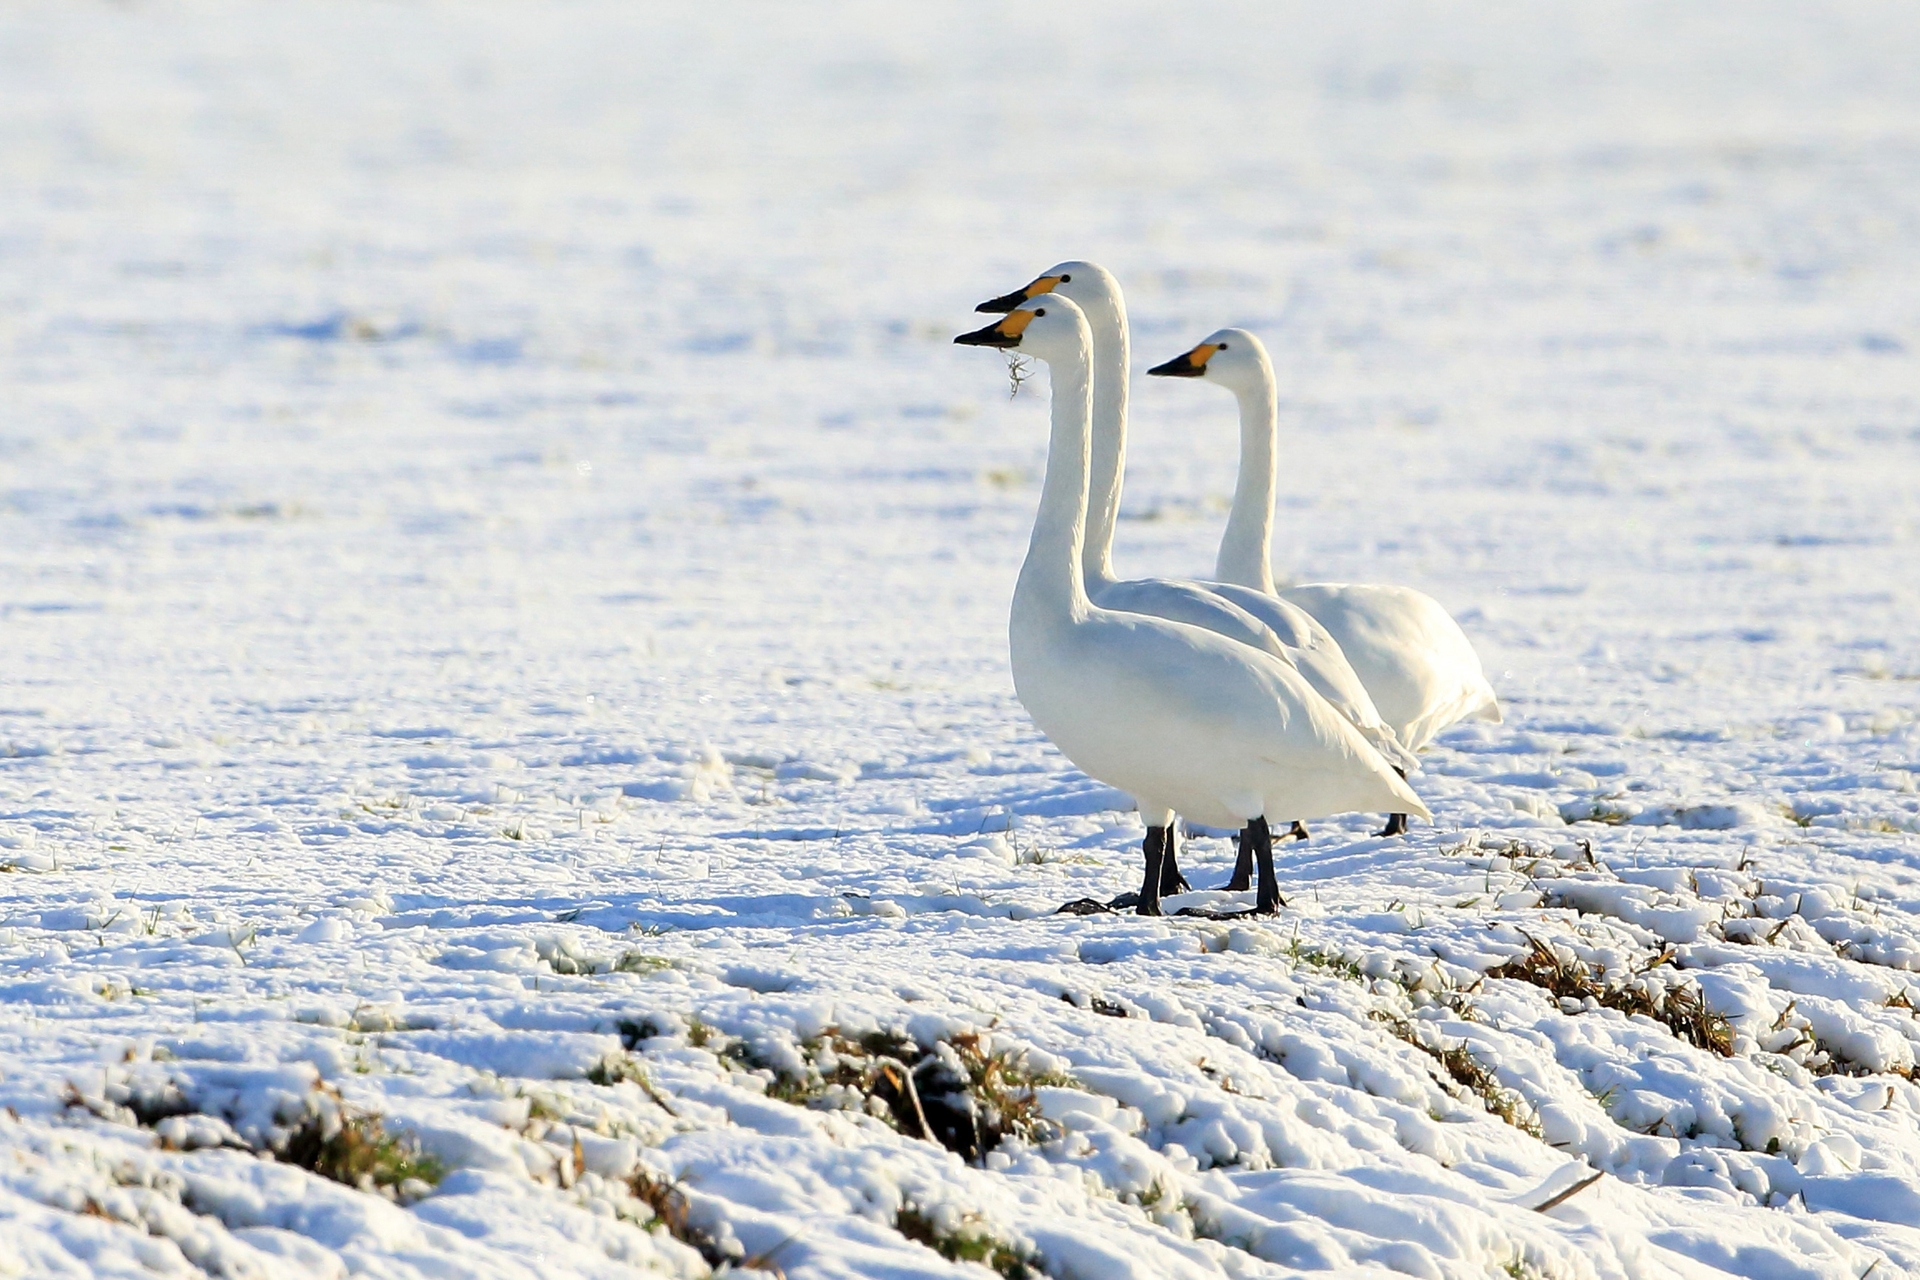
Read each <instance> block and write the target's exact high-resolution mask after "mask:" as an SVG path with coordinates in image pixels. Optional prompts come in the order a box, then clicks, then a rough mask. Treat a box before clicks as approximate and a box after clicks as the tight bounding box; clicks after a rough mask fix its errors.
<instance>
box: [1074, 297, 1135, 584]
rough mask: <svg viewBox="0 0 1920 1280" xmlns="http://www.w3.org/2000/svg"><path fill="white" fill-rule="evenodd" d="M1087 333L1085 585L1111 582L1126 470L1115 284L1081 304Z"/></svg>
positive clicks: (1123, 328) (1122, 336)
mask: <svg viewBox="0 0 1920 1280" xmlns="http://www.w3.org/2000/svg"><path fill="white" fill-rule="evenodd" d="M1081 310H1083V311H1085V312H1086V313H1087V326H1088V328H1090V329H1091V330H1092V331H1093V453H1092V460H1091V461H1092V469H1091V470H1090V471H1089V473H1088V485H1087V541H1086V547H1085V549H1084V550H1083V551H1082V552H1081V557H1080V562H1081V566H1082V570H1083V572H1084V573H1085V574H1086V580H1087V583H1088V586H1089V589H1094V590H1097V589H1098V588H1099V587H1102V586H1105V585H1106V584H1108V583H1110V582H1112V581H1113V526H1114V521H1115V520H1116V519H1118V518H1119V514H1120V483H1121V480H1122V479H1123V478H1124V477H1125V474H1126V470H1127V373H1128V370H1127V365H1128V361H1129V359H1130V354H1129V351H1128V340H1127V304H1126V302H1125V301H1124V300H1123V299H1122V298H1121V296H1120V290H1119V287H1118V286H1115V287H1114V288H1113V289H1112V290H1111V291H1110V293H1109V294H1108V296H1107V297H1105V298H1102V299H1099V300H1096V301H1092V302H1087V303H1084V304H1082V306H1081Z"/></svg>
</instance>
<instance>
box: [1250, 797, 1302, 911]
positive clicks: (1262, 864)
mask: <svg viewBox="0 0 1920 1280" xmlns="http://www.w3.org/2000/svg"><path fill="white" fill-rule="evenodd" d="M1299 825H1300V824H1299V823H1297V822H1296V823H1294V826H1296V827H1298V826H1299ZM1303 829H1304V828H1303ZM1247 834H1248V835H1249V836H1251V837H1253V858H1254V861H1255V863H1257V864H1258V866H1259V869H1260V891H1259V893H1258V894H1257V895H1255V897H1254V900H1253V914H1255V915H1257V916H1270V915H1273V914H1274V913H1275V912H1277V911H1279V910H1280V905H1281V904H1280V881H1279V878H1278V877H1276V876H1275V875H1274V873H1273V832H1272V830H1271V829H1270V828H1269V827H1268V826H1267V820H1266V819H1265V818H1255V819H1254V820H1253V821H1252V822H1249V823H1248V824H1247Z"/></svg>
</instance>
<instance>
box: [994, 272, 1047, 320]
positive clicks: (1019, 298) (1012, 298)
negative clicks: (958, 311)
mask: <svg viewBox="0 0 1920 1280" xmlns="http://www.w3.org/2000/svg"><path fill="white" fill-rule="evenodd" d="M1063 279H1065V277H1064V276H1041V277H1040V278H1039V279H1038V280H1035V281H1034V282H1033V283H1032V284H1030V285H1028V286H1027V287H1026V288H1024V289H1015V290H1014V291H1013V292H1012V293H1003V294H1001V295H1000V296H999V297H997V298H989V299H987V300H986V301H985V302H983V303H981V304H980V305H979V306H977V307H975V308H974V310H975V311H985V312H988V313H989V314H994V315H999V314H1002V313H1004V312H1008V311H1011V310H1013V309H1014V308H1015V307H1017V306H1019V305H1020V304H1021V303H1023V302H1026V301H1027V300H1029V299H1031V298H1037V297H1039V296H1040V295H1041V294H1043V293H1052V292H1053V290H1054V286H1055V285H1058V284H1059V283H1060V281H1061V280H1063Z"/></svg>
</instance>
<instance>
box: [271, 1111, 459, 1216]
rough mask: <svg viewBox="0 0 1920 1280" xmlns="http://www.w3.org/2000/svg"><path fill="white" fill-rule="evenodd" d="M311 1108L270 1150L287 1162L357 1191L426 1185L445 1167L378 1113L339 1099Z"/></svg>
mask: <svg viewBox="0 0 1920 1280" xmlns="http://www.w3.org/2000/svg"><path fill="white" fill-rule="evenodd" d="M330 1101H331V1102H332V1103H333V1105H331V1106H328V1105H322V1106H319V1107H316V1108H312V1109H310V1110H309V1111H308V1113H307V1115H306V1116H305V1117H304V1118H303V1119H302V1120H301V1121H300V1123H298V1124H297V1125H295V1126H294V1128H293V1129H292V1130H291V1131H290V1132H289V1133H288V1135H287V1137H286V1140H285V1143H284V1145H283V1146H281V1147H280V1148H278V1149H277V1150H276V1151H275V1152H274V1154H275V1155H276V1156H277V1157H278V1158H279V1159H280V1160H282V1161H284V1162H285V1163H287V1164H295V1165H299V1166H300V1167H301V1168H302V1169H310V1170H312V1171H313V1172H314V1173H317V1174H319V1175H320V1176H321V1177H323V1178H330V1179H332V1180H333V1181H335V1182H338V1183H342V1184H344V1185H346V1186H349V1187H356V1188H358V1189H360V1190H361V1191H385V1190H388V1189H389V1188H391V1189H392V1190H393V1191H395V1192H398V1193H401V1194H405V1192H406V1191H407V1190H410V1188H407V1186H406V1184H407V1183H410V1182H411V1183H418V1184H423V1185H425V1186H427V1187H431V1186H433V1185H435V1184H436V1183H438V1182H439V1181H440V1179H441V1178H443V1177H444V1176H446V1166H444V1165H443V1164H441V1163H440V1161H438V1160H436V1159H434V1158H433V1157H432V1156H429V1155H425V1154H423V1153H422V1152H421V1150H420V1144H419V1142H418V1141H417V1140H416V1139H415V1138H414V1137H413V1136H412V1135H410V1134H395V1133H390V1132H388V1130H387V1128H386V1125H385V1123H384V1122H383V1121H382V1120H381V1118H380V1116H379V1115H377V1114H375V1113H373V1112H368V1111H359V1110H356V1109H354V1108H351V1107H348V1106H347V1105H346V1104H345V1103H343V1102H340V1101H339V1099H338V1096H337V1095H335V1096H334V1097H333V1098H332V1099H331V1100H330Z"/></svg>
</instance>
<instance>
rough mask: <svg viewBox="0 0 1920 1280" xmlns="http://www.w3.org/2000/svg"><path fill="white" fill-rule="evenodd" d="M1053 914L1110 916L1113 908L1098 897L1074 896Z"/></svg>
mask: <svg viewBox="0 0 1920 1280" xmlns="http://www.w3.org/2000/svg"><path fill="white" fill-rule="evenodd" d="M1053 914H1055V915H1057V916H1110V915H1112V914H1113V908H1112V907H1110V906H1108V905H1107V904H1106V903H1104V902H1102V901H1100V899H1098V898H1075V899H1074V900H1073V901H1072V902H1069V903H1067V904H1066V905H1065V906H1063V907H1061V908H1060V909H1059V910H1058V911H1056V912H1054V913H1053Z"/></svg>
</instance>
